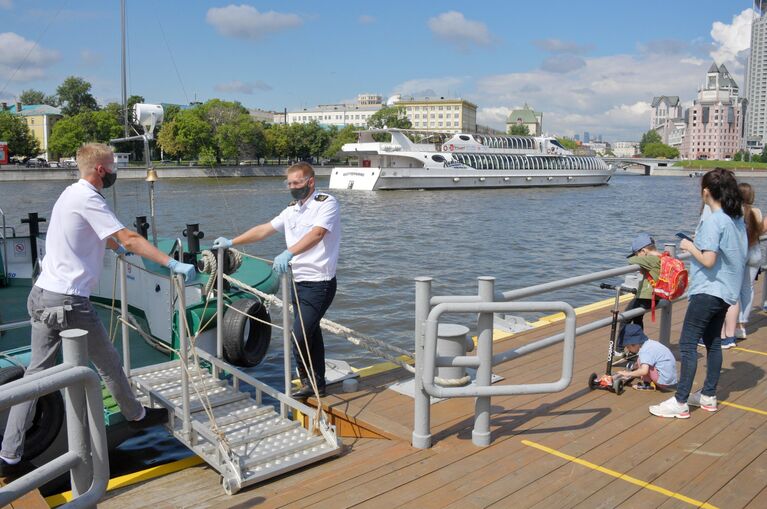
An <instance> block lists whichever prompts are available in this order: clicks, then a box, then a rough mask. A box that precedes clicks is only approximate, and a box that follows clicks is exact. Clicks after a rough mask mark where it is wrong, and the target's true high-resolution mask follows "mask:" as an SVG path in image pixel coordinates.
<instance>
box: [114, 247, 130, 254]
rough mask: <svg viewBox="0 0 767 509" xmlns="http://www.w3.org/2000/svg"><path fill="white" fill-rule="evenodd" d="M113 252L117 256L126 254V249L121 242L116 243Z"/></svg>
mask: <svg viewBox="0 0 767 509" xmlns="http://www.w3.org/2000/svg"><path fill="white" fill-rule="evenodd" d="M115 254H116V255H117V256H120V255H124V254H128V250H127V249H125V246H123V245H122V244H117V249H115Z"/></svg>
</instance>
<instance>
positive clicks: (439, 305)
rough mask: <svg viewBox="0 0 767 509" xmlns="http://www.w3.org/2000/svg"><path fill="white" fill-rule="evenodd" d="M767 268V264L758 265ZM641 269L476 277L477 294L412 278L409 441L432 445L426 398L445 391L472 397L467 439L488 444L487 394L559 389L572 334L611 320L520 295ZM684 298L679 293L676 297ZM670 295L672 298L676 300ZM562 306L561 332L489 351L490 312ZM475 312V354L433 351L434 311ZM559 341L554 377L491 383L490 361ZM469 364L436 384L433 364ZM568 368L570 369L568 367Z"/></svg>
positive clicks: (765, 281)
mask: <svg viewBox="0 0 767 509" xmlns="http://www.w3.org/2000/svg"><path fill="white" fill-rule="evenodd" d="M766 240H767V235H765V236H762V237H761V238H760V241H761V242H765V241H766ZM664 249H665V250H666V251H668V252H669V253H671V254H672V255H676V252H677V246H676V244H670V243H669V244H664ZM690 256H691V255H690V254H689V253H683V254H681V255H680V256H679V257H678V258H680V259H682V260H686V259H688V258H690ZM763 268H767V267H763ZM639 270H640V267H639V266H638V265H626V266H624V267H617V268H612V269H606V270H602V271H598V272H592V273H589V274H584V275H580V276H574V277H570V278H566V279H561V280H558V281H552V282H549V283H544V284H538V285H533V286H528V287H525V288H519V289H515V290H510V291H506V292H499V293H496V292H495V279H494V278H491V277H481V278H479V280H478V281H479V285H478V286H479V291H478V293H477V294H476V295H459V296H456V295H437V296H433V295H432V293H431V287H432V279H431V278H428V277H421V278H416V280H415V281H416V292H415V356H416V366H415V371H416V374H415V408H414V429H413V436H412V441H413V446H414V447H419V448H428V447H431V432H430V398H431V397H438V398H450V397H475V398H477V401H476V405H475V418H474V430H473V431H472V441H473V442H474V443H475V444H476V445H488V444H489V443H490V432H489V415H490V398H491V397H492V396H498V395H512V394H531V393H545V392H557V391H561V390H564V389H565V388H566V387H567V385H569V383H570V377H571V376H572V364H571V363H572V356H571V352H570V348H571V347H573V348H574V345H575V339H576V338H577V337H578V336H580V335H582V334H586V333H588V332H592V331H595V330H598V329H601V328H603V327H608V326H610V324H611V323H612V318H611V317H606V318H601V319H597V320H593V321H591V322H589V323H586V324H584V325H581V326H580V327H576V326H575V321H574V314H572V316H571V313H572V307H571V306H570V305H569V304H567V303H564V302H529V301H524V302H519V300H520V299H525V298H530V297H537V296H540V295H542V294H544V293H548V292H553V291H557V290H562V289H564V288H569V287H573V286H577V285H582V284H589V283H595V282H598V281H603V280H605V279H608V278H613V277H618V276H625V275H627V274H631V273H635V272H637V271H639ZM684 298H686V295H685V296H682V297H680V298H679V299H677V300H676V301H679V300H682V299H684ZM676 301H674V302H676ZM674 302H669V301H665V300H664V301H660V302H659V303H658V304H657V306H656V308H657V309H659V310H660V324H659V334H658V339H659V341H660V342H661V343H664V344H666V345H668V344H669V342H670V339H671V338H670V336H671V322H672V310H673V303H674ZM766 305H767V277H763V278H762V306H766ZM552 310H555V311H561V312H563V313H564V314H565V325H564V329H565V330H564V332H560V333H557V334H554V335H552V336H549V337H547V338H543V339H540V340H537V341H535V342H533V343H530V344H527V345H523V346H520V347H517V348H514V349H512V350H508V351H506V352H503V353H500V354H496V355H494V354H493V352H492V348H493V344H492V333H493V313H495V312H505V311H516V312H533V311H538V312H540V311H552ZM448 312H449V313H478V318H477V325H476V335H477V354H476V356H465V355H464V356H454V357H444V356H442V357H441V356H438V354H437V351H436V343H437V326H438V323H439V322H438V320H439V317H440V316H441V315H442V314H444V313H448ZM646 312H647V310H645V309H643V308H636V309H632V310H630V311H625V312H622V313H619V315H618V319H619V321H621V322H626V321H628V320H630V319H632V318H634V317H637V316H640V315H642V314H644V313H646ZM562 341H564V343H565V351H564V358H563V365H562V377H561V378H560V379H559V380H558V381H557V382H552V383H543V384H523V385H501V386H497V387H490V383H491V369H492V366H495V365H497V364H500V363H502V362H506V361H509V360H512V359H516V358H518V357H521V356H522V355H525V354H528V353H531V352H534V351H536V350H540V349H541V348H545V347H547V346H551V345H554V344H557V343H560V342H562ZM461 366H462V367H474V368H477V375H476V380H475V384H474V386H473V387H472V386H466V387H440V386H439V385H438V384H436V383H435V376H436V373H435V369H436V368H437V367H461ZM568 370H569V371H568Z"/></svg>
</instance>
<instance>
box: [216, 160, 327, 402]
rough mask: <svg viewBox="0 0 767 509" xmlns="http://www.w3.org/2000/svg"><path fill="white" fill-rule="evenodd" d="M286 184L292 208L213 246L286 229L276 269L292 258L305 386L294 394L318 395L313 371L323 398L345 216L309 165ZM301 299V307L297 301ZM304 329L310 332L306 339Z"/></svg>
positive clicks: (291, 172) (290, 172)
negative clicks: (327, 323) (323, 324)
mask: <svg viewBox="0 0 767 509" xmlns="http://www.w3.org/2000/svg"><path fill="white" fill-rule="evenodd" d="M286 173H287V180H286V184H287V187H288V189H290V194H291V195H292V197H293V198H294V201H292V202H291V203H290V204H289V205H288V207H287V208H286V209H285V210H283V211H282V213H280V215H279V216H277V217H275V218H274V219H272V220H271V221H270V222H268V223H263V224H260V225H258V226H254V227H253V228H251V229H250V230H248V231H246V232H245V233H243V234H241V235H239V236H237V237H235V238H234V239H232V240H230V239H227V238H225V237H219V238H217V239H216V240H215V242H214V243H213V247H214V248H228V247H232V246H233V245H239V244H248V243H251V242H258V241H259V240H263V239H265V238H266V237H269V236H271V235H273V234H275V233H277V232H278V231H280V232H284V233H285V244H286V245H287V249H285V250H284V251H283V252H282V253H280V254H279V255H278V256H277V257H276V258H275V259H274V269H275V270H276V271H277V273H280V274H281V273H283V272H287V271H288V262H291V261H292V263H291V266H292V269H293V279H294V280H295V282H296V292H297V293H298V295H297V296H296V295H295V293H296V292H294V294H293V296H292V298H293V308H294V320H293V334H294V335H295V338H296V341H297V342H298V348H297V349H295V350H294V353H295V358H296V364H297V366H298V374H299V377H300V378H301V383H302V385H303V386H302V387H301V388H300V389H299V390H298V391H296V392H294V393H293V397H296V398H304V397H308V396H309V395H311V394H313V393H314V390H313V388H312V386H311V384H310V381H309V373H310V372H311V373H313V376H314V380H315V381H316V384H317V389H318V392H319V395H320V396H324V395H325V344H324V341H323V338H322V330H321V329H320V320H321V319H322V317H323V316H324V315H325V312H326V311H327V310H328V308H329V307H330V304H331V303H332V302H333V297H335V294H336V265H337V264H338V248H339V245H340V242H341V219H340V211H339V207H338V202H337V201H336V199H335V198H333V197H332V196H330V195H329V194H327V193H320V192H317V191H315V179H314V169H313V168H312V167H311V165H309V164H308V163H304V162H301V163H298V164H294V165H293V166H291V167H290V168H288V169H287V172H286ZM296 301H297V302H298V305H296ZM304 331H306V336H305V337H304Z"/></svg>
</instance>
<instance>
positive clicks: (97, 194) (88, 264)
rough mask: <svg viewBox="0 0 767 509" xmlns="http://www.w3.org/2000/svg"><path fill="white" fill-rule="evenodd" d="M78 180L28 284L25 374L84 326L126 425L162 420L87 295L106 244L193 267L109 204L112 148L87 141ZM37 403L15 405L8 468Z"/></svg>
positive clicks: (63, 198)
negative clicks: (133, 383)
mask: <svg viewBox="0 0 767 509" xmlns="http://www.w3.org/2000/svg"><path fill="white" fill-rule="evenodd" d="M77 164H78V167H79V169H80V180H79V181H77V182H76V183H74V184H72V185H70V186H69V187H67V188H66V189H65V190H64V192H62V193H61V195H60V196H59V198H58V200H56V204H55V205H54V206H53V211H52V212H51V221H50V227H49V228H48V232H47V234H46V239H45V257H44V258H43V262H42V272H41V274H40V277H39V278H38V279H37V281H36V282H35V285H34V286H33V287H32V291H31V292H30V293H29V298H28V300H27V309H28V310H29V313H30V318H31V323H32V339H31V348H32V353H31V358H30V362H29V366H28V367H27V369H26V371H25V373H24V376H30V375H32V374H34V373H37V372H39V371H42V370H44V369H47V368H50V367H52V366H53V365H54V364H55V363H56V357H57V354H58V351H59V347H60V345H61V338H60V336H59V333H60V332H61V331H62V330H64V329H72V328H79V329H84V330H86V331H88V354H89V357H90V360H91V361H92V362H93V364H94V365H95V366H96V369H97V370H98V372H99V375H100V376H101V378H102V379H103V380H104V384H105V385H106V386H107V388H108V389H109V392H110V393H111V394H112V396H113V397H114V398H115V400H116V401H117V403H118V404H119V405H120V410H121V412H122V414H123V416H124V417H125V419H126V420H127V421H129V424H130V425H131V426H132V427H135V428H145V427H149V426H153V425H156V424H161V423H163V422H166V421H167V419H168V415H167V410H165V409H163V408H159V409H151V408H147V407H143V406H142V405H141V403H139V401H138V400H137V399H136V396H135V395H134V394H133V391H132V390H131V387H130V383H129V382H128V379H127V377H126V376H125V373H124V372H123V370H122V362H121V360H120V356H119V355H118V353H117V350H115V347H114V345H113V344H112V342H111V341H110V340H109V337H108V334H107V331H106V329H105V328H104V325H103V324H102V323H101V320H100V319H99V317H98V315H96V312H95V310H94V308H93V305H92V304H91V302H90V300H89V298H88V297H89V296H90V293H91V289H92V288H93V287H94V286H95V285H96V284H97V283H98V280H99V276H100V274H101V268H102V266H103V261H104V254H105V248H106V247H109V248H110V249H112V250H114V251H115V252H116V253H118V254H124V253H125V252H127V251H130V252H132V253H135V254H137V255H140V256H143V257H145V258H148V259H150V260H152V261H154V262H156V263H159V264H162V265H165V266H166V267H168V268H169V269H171V270H172V271H173V272H174V273H176V274H184V276H185V277H186V279H187V280H189V279H191V278H192V277H194V274H195V272H194V267H193V266H192V265H189V264H186V263H180V262H178V261H177V260H174V259H172V258H170V257H169V256H167V255H166V254H164V253H162V252H160V251H159V250H158V249H157V248H156V247H154V246H153V245H152V244H150V243H149V242H148V241H147V240H146V239H144V237H142V236H141V235H139V234H138V233H136V232H134V231H131V230H128V229H127V228H125V227H124V226H123V225H122V224H121V223H120V221H119V220H118V219H117V217H115V215H114V213H113V212H112V211H111V210H110V209H109V207H108V206H107V203H106V200H104V197H103V196H102V195H101V190H102V189H104V188H107V187H110V186H111V185H112V184H113V183H114V181H115V179H116V178H117V173H116V171H117V170H116V168H115V164H114V153H113V152H112V149H110V148H109V147H108V146H107V145H103V144H99V143H88V144H85V145H83V146H82V147H80V150H78V151H77ZM34 410H35V402H34V401H29V402H25V403H21V404H19V405H16V406H14V407H13V408H12V409H11V412H10V414H9V416H8V422H7V425H6V428H5V433H4V435H3V442H2V450H0V467H2V469H3V470H4V473H10V472H11V471H12V470H13V466H15V465H19V462H20V460H21V459H22V456H23V452H24V434H25V431H26V423H27V422H28V420H29V418H30V417H31V415H32V414H33V412H34Z"/></svg>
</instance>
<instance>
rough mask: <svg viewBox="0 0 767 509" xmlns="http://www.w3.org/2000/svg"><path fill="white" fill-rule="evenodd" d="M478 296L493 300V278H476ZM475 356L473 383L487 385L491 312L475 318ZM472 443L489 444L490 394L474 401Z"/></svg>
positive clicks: (480, 385) (491, 367)
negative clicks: (474, 377)
mask: <svg viewBox="0 0 767 509" xmlns="http://www.w3.org/2000/svg"><path fill="white" fill-rule="evenodd" d="M478 287H479V298H480V299H481V301H482V302H493V300H494V294H495V278H494V277H487V276H483V277H480V278H478ZM477 357H478V358H479V367H478V368H477V377H476V379H475V383H476V385H477V387H483V386H489V385H490V382H491V379H492V373H493V313H480V314H479V317H478V318H477ZM471 441H472V442H473V443H474V445H480V446H482V445H490V396H486V397H478V398H477V400H476V402H475V403H474V429H473V430H471Z"/></svg>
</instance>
